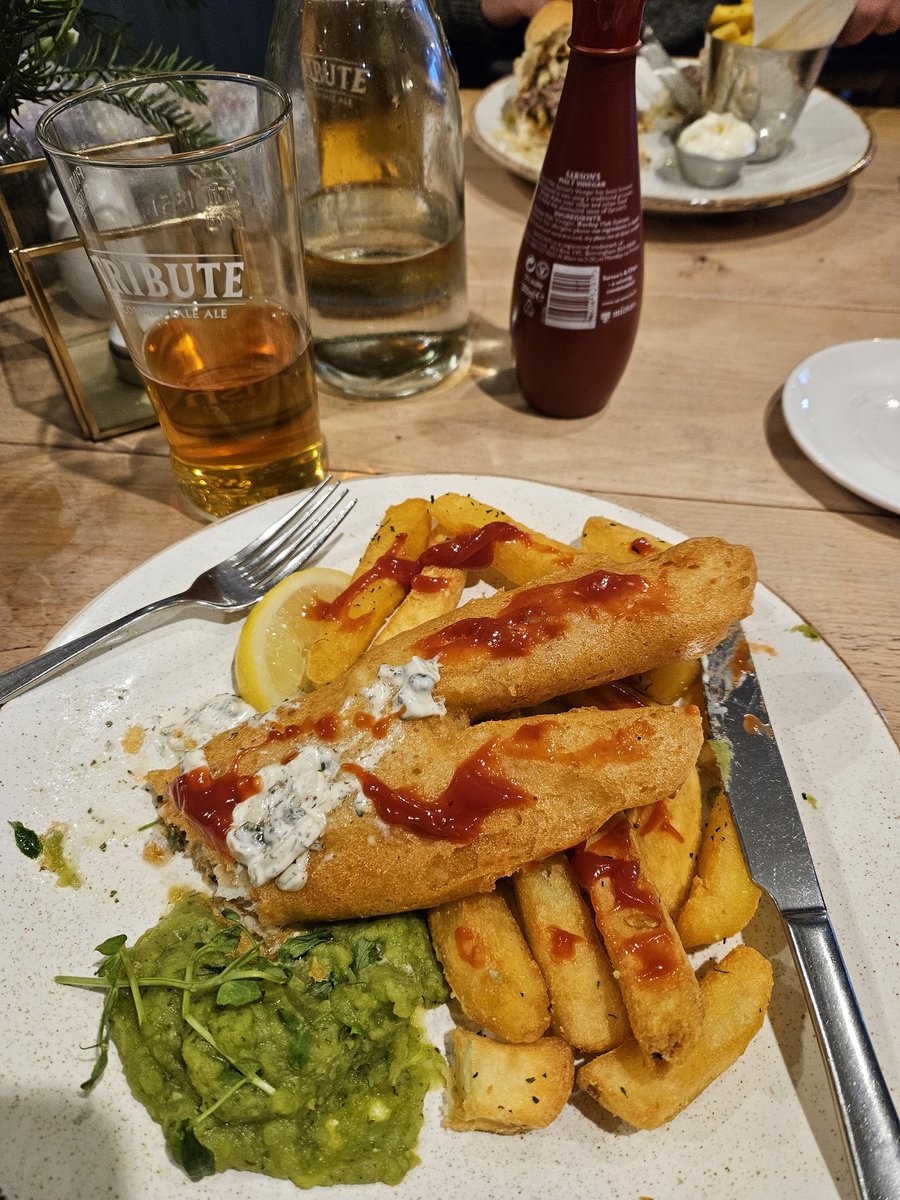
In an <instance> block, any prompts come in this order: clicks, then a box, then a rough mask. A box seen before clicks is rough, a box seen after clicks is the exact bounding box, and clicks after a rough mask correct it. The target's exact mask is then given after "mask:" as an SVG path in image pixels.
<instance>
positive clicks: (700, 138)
mask: <svg viewBox="0 0 900 1200" xmlns="http://www.w3.org/2000/svg"><path fill="white" fill-rule="evenodd" d="M678 145H679V147H680V148H681V149H682V150H686V151H687V152H688V154H701V155H703V157H704V158H714V159H722V160H725V159H731V158H749V157H750V155H751V154H752V153H753V152H754V150H755V149H756V134H755V133H754V131H753V128H752V127H751V126H750V125H748V124H747V122H746V121H741V120H739V119H738V118H737V117H736V116H735V115H734V113H730V112H726V113H717V112H708V113H705V114H704V115H703V116H702V117H699V118H698V119H697V120H696V121H693V122H691V124H690V125H688V126H687V127H686V128H685V129H682V131H681V133H680V135H679V138H678Z"/></svg>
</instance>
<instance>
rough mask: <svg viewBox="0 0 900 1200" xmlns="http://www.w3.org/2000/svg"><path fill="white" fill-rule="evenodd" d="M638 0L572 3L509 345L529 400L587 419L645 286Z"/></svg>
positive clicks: (613, 377) (605, 386) (624, 350)
mask: <svg viewBox="0 0 900 1200" xmlns="http://www.w3.org/2000/svg"><path fill="white" fill-rule="evenodd" d="M642 8H643V0H574V6H573V17H572V37H571V40H570V43H569V45H570V47H571V56H570V59H569V67H568V72H567V74H566V81H565V85H564V87H563V91H562V96H561V98H560V102H559V109H558V111H557V115H556V120H555V122H554V126H553V132H552V133H551V135H550V142H549V145H548V147H547V153H546V157H545V159H544V164H543V168H542V170H541V175H540V179H539V180H538V184H537V187H536V189H535V193H534V199H533V200H532V204H531V211H530V213H529V216H528V223H527V225H526V228H525V234H524V237H523V239H522V247H521V249H520V251H519V258H518V262H517V264H516V272H515V280H514V284H513V298H512V321H511V325H512V344H513V353H514V356H515V363H516V375H517V377H518V381H519V387H520V388H521V390H522V393H523V395H524V396H525V399H526V400H527V401H528V403H529V404H530V405H531V406H532V407H533V408H536V409H537V410H538V411H539V412H542V413H546V414H548V415H549V416H554V417H583V416H587V415H588V414H590V413H595V412H597V411H598V410H599V409H601V408H603V406H604V405H605V404H606V403H607V401H608V400H609V398H610V396H611V395H612V393H613V391H614V390H615V387H616V385H617V384H618V382H619V379H620V378H621V376H622V373H623V371H624V370H625V367H626V365H627V363H628V359H629V357H630V355H631V350H632V346H633V345H634V339H635V335H636V333H637V327H638V318H639V316H640V308H641V291H642V286H643V229H642V221H641V196H640V167H639V162H638V145H637V111H636V108H637V106H636V102H635V91H634V70H635V59H636V57H637V52H638V49H639V40H638V39H639V37H640V24H641V10H642Z"/></svg>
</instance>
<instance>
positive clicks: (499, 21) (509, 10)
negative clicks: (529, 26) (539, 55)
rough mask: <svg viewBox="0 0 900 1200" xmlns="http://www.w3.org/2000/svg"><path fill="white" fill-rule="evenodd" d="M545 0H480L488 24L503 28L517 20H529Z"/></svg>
mask: <svg viewBox="0 0 900 1200" xmlns="http://www.w3.org/2000/svg"><path fill="white" fill-rule="evenodd" d="M545 3H546V0H481V12H482V15H483V17H484V19H485V20H486V21H487V23H488V24H489V25H496V26H497V27H498V28H499V29H505V28H507V27H508V26H510V25H515V24H517V23H518V22H519V21H530V20H531V18H532V17H533V16H534V14H535V13H536V12H537V10H538V9H539V8H543V7H544V4H545Z"/></svg>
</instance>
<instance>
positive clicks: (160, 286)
mask: <svg viewBox="0 0 900 1200" xmlns="http://www.w3.org/2000/svg"><path fill="white" fill-rule="evenodd" d="M91 261H92V262H93V264H94V267H95V269H96V271H97V273H98V274H99V275H100V276H101V278H102V280H103V282H104V283H105V284H106V287H107V290H108V291H109V293H110V295H111V296H112V298H113V299H114V301H115V303H116V305H117V306H118V307H119V309H120V311H121V312H123V313H125V314H134V313H137V312H138V310H139V309H144V308H147V307H155V308H162V309H167V310H169V311H170V312H173V313H179V314H182V315H191V313H190V310H194V313H196V314H198V315H199V313H200V312H202V313H203V315H204V316H208V315H210V313H213V312H216V313H220V314H221V315H224V312H225V310H224V308H221V309H216V308H214V306H215V305H227V304H229V303H230V302H232V301H235V300H240V299H242V298H243V296H244V260H243V259H242V258H238V257H237V256H236V255H212V254H198V255H188V254H176V255H171V256H169V255H163V254H129V253H123V252H117V253H115V254H113V253H111V252H110V251H108V250H92V251H91Z"/></svg>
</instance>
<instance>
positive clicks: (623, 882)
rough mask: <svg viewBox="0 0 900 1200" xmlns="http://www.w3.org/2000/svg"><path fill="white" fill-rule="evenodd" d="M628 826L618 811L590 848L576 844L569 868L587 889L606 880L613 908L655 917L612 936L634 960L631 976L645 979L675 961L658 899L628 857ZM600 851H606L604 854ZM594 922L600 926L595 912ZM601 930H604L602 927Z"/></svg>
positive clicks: (660, 973)
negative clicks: (647, 923) (645, 924)
mask: <svg viewBox="0 0 900 1200" xmlns="http://www.w3.org/2000/svg"><path fill="white" fill-rule="evenodd" d="M629 828H630V827H629V824H628V819H627V818H626V817H625V815H624V814H620V815H619V816H618V817H617V818H616V819H615V820H614V821H613V823H612V824H611V825H610V827H609V829H608V830H607V832H606V833H604V834H603V836H602V837H601V838H599V839H598V840H597V841H596V842H594V843H593V845H592V846H591V848H590V850H588V849H587V848H586V847H584V846H579V847H578V848H577V849H576V850H575V851H574V852H573V854H572V869H573V870H574V872H575V877H576V879H577V880H578V882H579V883H580V884H581V886H582V887H583V888H584V889H585V891H587V892H590V891H591V890H592V889H593V888H594V886H595V885H597V884H599V883H600V882H601V881H602V880H604V879H606V880H609V885H610V887H611V889H612V894H613V901H614V907H615V909H616V910H617V911H619V910H623V909H628V910H631V911H636V912H641V913H646V914H647V916H649V917H652V918H654V919H655V921H656V924H655V925H654V926H653V927H651V928H649V929H642V930H639V931H636V932H635V933H633V934H632V935H631V936H629V937H618V938H617V939H616V940H618V942H619V946H620V949H621V952H622V954H624V955H627V956H629V957H632V958H634V959H635V960H636V962H637V968H638V969H637V973H636V976H635V978H636V979H637V980H641V981H649V980H652V979H658V978H661V977H662V976H664V975H668V974H670V973H671V972H672V971H674V970H675V969H676V968H677V966H678V965H679V964H678V959H677V958H676V957H675V950H674V946H673V943H672V937H671V934H670V932H669V930H668V928H667V927H666V924H665V920H664V917H663V912H662V908H661V906H660V902H659V899H658V898H657V896H656V895H655V894H654V893H653V891H651V890H650V889H649V888H648V887H647V886H646V883H645V881H644V880H643V879H642V878H641V867H640V861H639V860H638V859H636V858H634V857H632V853H633V852H632V849H631V839H630V837H629ZM604 850H606V851H608V852H609V853H608V854H604ZM597 925H598V927H601V917H600V914H599V913H598V917H597ZM601 933H604V931H603V929H602V927H601ZM607 933H609V931H607ZM606 936H607V934H604V937H606Z"/></svg>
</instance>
